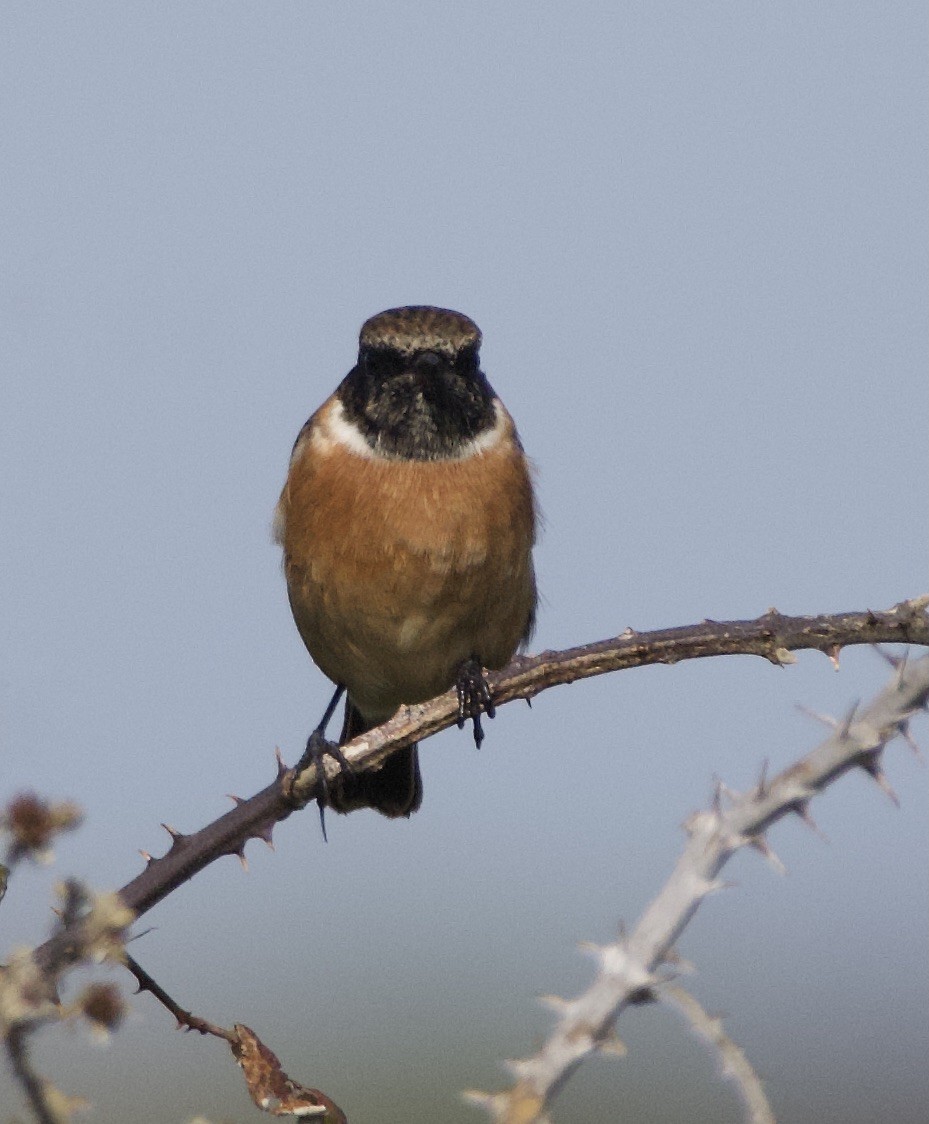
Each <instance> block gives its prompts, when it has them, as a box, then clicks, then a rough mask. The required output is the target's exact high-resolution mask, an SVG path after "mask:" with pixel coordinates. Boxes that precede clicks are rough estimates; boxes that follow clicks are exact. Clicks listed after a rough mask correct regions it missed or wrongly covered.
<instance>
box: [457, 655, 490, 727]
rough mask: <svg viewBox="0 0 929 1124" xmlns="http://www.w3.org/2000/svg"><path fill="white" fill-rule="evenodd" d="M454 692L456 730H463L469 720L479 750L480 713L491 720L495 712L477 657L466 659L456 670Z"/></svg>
mask: <svg viewBox="0 0 929 1124" xmlns="http://www.w3.org/2000/svg"><path fill="white" fill-rule="evenodd" d="M455 690H456V691H457V692H458V729H459V730H463V729H464V724H465V722H467V720H468V719H469V718H470V719H471V720H472V721H473V723H474V744H475V745H476V746H477V748H478V749H480V748H481V742H482V741H483V740H484V731H483V729H482V728H481V711H483V712H484V713H485V714H486V715H487V717H488V718H493V717H494V715H495V714H496V713H497V711H496V708H495V707H494V701H493V699H492V698H491V694H490V687H488V686H487V680H486V679H485V678H484V669H483V668H482V667H481V661H480V660H479V659H478V658H477V656H471V657H470V658H469V659H466V660H465V661H464V663H463V664H462V665H461V667H459V668H458V675H457V678H456V679H455Z"/></svg>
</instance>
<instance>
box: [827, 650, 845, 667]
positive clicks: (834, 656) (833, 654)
mask: <svg viewBox="0 0 929 1124" xmlns="http://www.w3.org/2000/svg"><path fill="white" fill-rule="evenodd" d="M841 651H842V649H841V647H840V646H839V645H838V644H833V645H832V646H831V647H829V648H827V649H826V655H827V656H828V657H829V660H830V662H831V663H832V666H833V667H834V668H835V669H836V671H838V670H839V652H841Z"/></svg>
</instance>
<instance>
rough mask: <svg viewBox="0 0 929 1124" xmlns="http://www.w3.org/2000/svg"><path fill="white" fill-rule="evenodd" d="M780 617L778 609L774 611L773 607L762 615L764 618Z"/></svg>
mask: <svg viewBox="0 0 929 1124" xmlns="http://www.w3.org/2000/svg"><path fill="white" fill-rule="evenodd" d="M780 615H781V614H780V611H779V610H778V609H775V608H774V606H773V605H772V606H771V608H770V609H768V611H767V612H766V613H764V614H763V616H766V617H779V616H780Z"/></svg>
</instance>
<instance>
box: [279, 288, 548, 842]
mask: <svg viewBox="0 0 929 1124" xmlns="http://www.w3.org/2000/svg"><path fill="white" fill-rule="evenodd" d="M480 345H481V332H480V330H479V328H478V327H477V325H476V324H475V323H474V321H473V320H471V319H470V318H469V317H467V316H465V315H463V314H462V313H460V312H454V311H452V310H451V309H445V308H437V307H434V306H432V305H407V306H404V307H401V308H391V309H387V310H386V311H384V312H380V313H378V314H377V315H376V316H372V317H371V318H370V319H368V320H366V321H365V323H364V324H363V325H362V328H361V332H360V335H359V349H358V360H357V363H356V364H355V366H354V367H352V369H351V370H350V371H349V373H348V374H347V375H346V376H345V377H344V378H343V379H342V381H341V382H340V383H339V384H338V386H337V387H336V390H335V391H334V392H333V393H332V395H331V396H330V397H329V398H327V399H326V401H325V402H323V404H322V405H321V406H320V407H319V409H318V410H316V412H315V413H314V414H313V415H312V416H311V417H310V419H309V420H308V421H307V422H306V424H305V425H304V426H303V428H302V429H301V430H300V433H299V435H298V436H297V440H296V442H295V444H294V446H293V451H292V453H291V457H290V464H289V468H288V473H287V479H286V482H285V484H284V488H283V491H282V492H281V497H280V500H279V502H278V505H277V508H276V510H275V518H274V534H275V538H276V540H277V542H278V543H279V544H280V546H281V547H282V550H283V571H284V576H285V579H286V584H287V594H288V598H289V601H290V607H291V610H292V613H293V618H294V622H295V624H296V626H297V630H298V632H299V633H300V636H301V638H302V640H303V643H304V644H305V645H306V648H307V650H308V652H309V654H310V656H311V658H312V659H313V661H314V662H315V663H316V665H317V666H318V667H319V668H320V670H321V671H322V672H323V673H324V674H325V675H326V676H328V678H329V679H330V680H332V682H333V683H334V684H335V685H336V690H335V694H334V695H333V698H332V702H331V703H330V705H329V707H328V709H327V712H326V715H325V716H324V718H323V721H322V722H321V723H320V724H319V726H317V727H316V728H315V730H314V732H313V734H311V736H310V739H309V741H308V743H307V753H306V754H305V755H304V760H308V759H312V760H313V761H315V763H316V764H317V766H318V768H317V776H318V777H319V778H320V780H319V781H318V782H317V799H318V803H319V807H320V814H321V816H322V813H323V807H324V805H328V806H329V807H331V808H333V810H335V811H336V812H341V813H347V812H350V811H354V810H355V809H357V808H363V807H370V808H374V809H375V810H376V811H378V812H380V813H381V814H382V815H385V816H388V817H391V818H395V817H402V816H409V815H411V814H412V813H413V812H415V811H416V810H417V809H418V808H419V807H420V804H421V802H422V779H421V775H420V768H419V758H418V750H417V746H416V745H415V744H414V745H411V746H409V747H407V748H405V749H401V750H399V751H397V752H395V753H393V754H392V755H391V756H390V757H388V758H387V759H386V760H385V761H384V763H383V764H382V766H381V768H380V769H371V768H369V769H367V770H365V771H363V772H354V771H353V770H352V769H351V767H350V766H349V765H348V762H347V761H346V760H345V758H344V757H343V756H342V754H341V751H340V749H339V747H340V746H342V745H345V744H346V743H347V742H348V741H350V740H351V739H352V738H354V737H357V736H358V735H360V734H362V733H365V732H367V731H368V730H371V729H373V728H374V727H376V726H379V725H380V724H381V723H383V722H385V721H387V719H389V718H390V717H392V715H393V714H395V713H396V711H397V710H398V709H399V708H400V707H401V706H403V705H404V704H406V705H412V704H415V703H420V702H424V701H425V700H427V699H430V698H433V697H434V696H436V695H439V694H441V693H442V692H444V691H446V690H448V689H449V688H450V687H452V686H455V687H456V688H457V691H458V700H459V712H458V714H459V722H458V725H459V726H463V725H464V724H465V721H466V720H467V719H472V720H473V721H474V738H475V741H476V743H477V744H478V746H480V742H481V740H482V738H483V731H482V729H481V726H480V714H481V711H482V710H483V711H484V712H485V713H486V714H487V715H488V716H489V717H493V700H492V697H491V695H490V692H489V690H488V687H487V682H486V679H485V677H484V673H483V670H482V669H483V668H488V669H499V668H502V667H504V666H505V665H506V664H507V663H508V662H509V661H510V659H511V658H512V656H513V655H514V654H515V653H516V652H517V650H519V649H520V647H521V646H522V645H524V644H525V643H526V642H527V641H528V639H529V637H530V636H531V634H532V631H533V627H534V624H535V617H536V605H537V600H538V595H537V591H536V578H535V571H534V567H533V559H532V550H533V546H534V544H535V538H536V527H537V522H538V517H537V509H536V500H535V495H534V489H533V482H532V477H533V471H534V470H533V467H532V466H531V464H530V462H529V460H528V458H527V457H526V455H525V453H524V451H523V446H522V443H521V442H520V439H519V435H518V433H517V430H516V426H515V424H514V422H513V419H512V417H511V416H510V414H509V412H508V411H507V409H506V407H505V406H504V405H503V403H502V401H501V400H500V398H499V397H498V396H497V394H496V392H495V391H494V389H493V388H492V387H491V385H490V383H489V382H488V380H487V377H486V376H485V374H484V373H483V371H482V370H481V368H480V354H479V353H480ZM343 691H344V692H345V694H346V700H345V712H344V721H343V725H342V732H341V735H340V738H339V741H338V743H337V744H335V743H331V742H327V741H326V740H325V736H324V731H325V726H326V724H327V723H328V721H329V719H330V718H331V715H332V713H333V712H334V710H335V707H336V705H337V703H338V700H339V698H340V695H341V694H342V692H343ZM325 752H329V753H331V754H332V755H333V756H334V757H336V759H337V760H339V761H340V763H341V764H342V770H341V771H340V773H339V775H338V777H336V778H335V780H334V781H333V780H330V781H328V782H327V781H326V780H325V772H324V770H323V769H322V768H319V766H320V764H321V754H322V753H325ZM323 833H324V835H325V821H323Z"/></svg>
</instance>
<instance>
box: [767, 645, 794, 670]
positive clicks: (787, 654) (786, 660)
mask: <svg viewBox="0 0 929 1124" xmlns="http://www.w3.org/2000/svg"><path fill="white" fill-rule="evenodd" d="M768 659H769V660H770V661H771V663H773V664H775V665H776V666H777V667H789V666H790V664H792V663H796V662H797V657H796V656H795V655H794V654H793V652H792V651H791V650H790V649H789V648H784V647H780V648H775V649H774V651H773V652H772V654H771V655H770V656H768Z"/></svg>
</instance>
